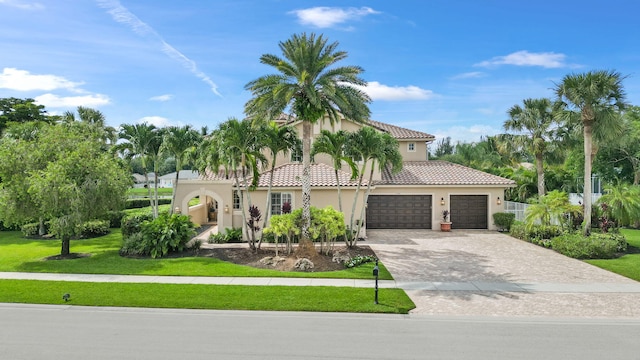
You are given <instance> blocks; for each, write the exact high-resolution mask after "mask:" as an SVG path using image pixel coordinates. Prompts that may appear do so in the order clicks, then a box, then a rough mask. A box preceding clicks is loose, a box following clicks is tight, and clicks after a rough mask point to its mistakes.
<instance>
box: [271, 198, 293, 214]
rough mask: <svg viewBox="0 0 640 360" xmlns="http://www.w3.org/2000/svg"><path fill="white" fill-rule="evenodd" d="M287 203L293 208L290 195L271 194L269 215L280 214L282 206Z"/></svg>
mask: <svg viewBox="0 0 640 360" xmlns="http://www.w3.org/2000/svg"><path fill="white" fill-rule="evenodd" d="M284 203H289V205H292V206H293V195H292V194H291V193H271V214H272V215H280V214H282V205H283V204H284Z"/></svg>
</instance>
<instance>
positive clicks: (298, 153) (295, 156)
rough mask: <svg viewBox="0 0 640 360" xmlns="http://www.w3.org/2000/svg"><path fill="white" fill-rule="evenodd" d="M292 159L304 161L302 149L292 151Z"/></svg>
mask: <svg viewBox="0 0 640 360" xmlns="http://www.w3.org/2000/svg"><path fill="white" fill-rule="evenodd" d="M291 161H292V162H302V149H300V151H298V150H294V151H292V152H291Z"/></svg>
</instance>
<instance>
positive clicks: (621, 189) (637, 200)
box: [598, 183, 640, 226]
mask: <svg viewBox="0 0 640 360" xmlns="http://www.w3.org/2000/svg"><path fill="white" fill-rule="evenodd" d="M604 191H605V193H604V195H602V196H601V197H600V198H599V199H598V203H599V204H606V205H607V206H606V211H605V214H606V215H608V216H609V217H611V218H613V219H615V221H616V223H618V225H620V226H628V225H632V224H635V223H637V222H640V186H638V185H629V184H624V183H619V184H616V185H605V188H604Z"/></svg>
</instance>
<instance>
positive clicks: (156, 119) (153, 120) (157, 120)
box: [137, 116, 172, 128]
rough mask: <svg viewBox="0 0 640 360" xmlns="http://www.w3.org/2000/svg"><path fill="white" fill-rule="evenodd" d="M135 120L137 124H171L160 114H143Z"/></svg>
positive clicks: (161, 125)
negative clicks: (143, 115)
mask: <svg viewBox="0 0 640 360" xmlns="http://www.w3.org/2000/svg"><path fill="white" fill-rule="evenodd" d="M137 122H138V124H144V123H147V124H150V125H155V126H156V127H160V128H162V127H167V126H171V125H172V124H171V122H170V121H169V119H167V118H164V117H162V116H145V117H142V118H140V119H138V121H137Z"/></svg>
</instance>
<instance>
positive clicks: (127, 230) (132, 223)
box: [120, 212, 153, 238]
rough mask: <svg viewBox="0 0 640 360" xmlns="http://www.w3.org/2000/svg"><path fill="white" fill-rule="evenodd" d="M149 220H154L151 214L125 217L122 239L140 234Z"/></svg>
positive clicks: (122, 226)
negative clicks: (144, 223) (142, 226)
mask: <svg viewBox="0 0 640 360" xmlns="http://www.w3.org/2000/svg"><path fill="white" fill-rule="evenodd" d="M149 220H153V214H151V213H149V212H147V213H138V214H131V215H127V216H125V217H124V219H122V225H121V226H120V228H121V229H122V237H123V238H126V237H128V236H129V235H132V234H135V233H137V232H140V230H141V225H142V223H143V222H145V221H149Z"/></svg>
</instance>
